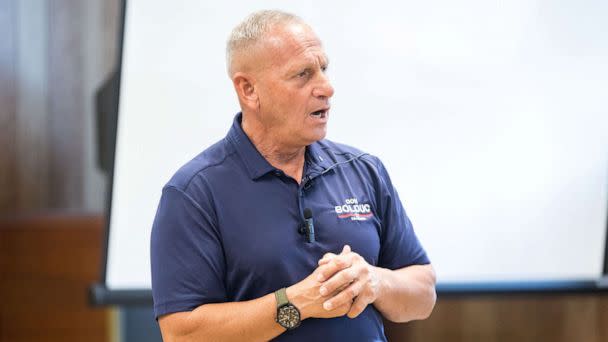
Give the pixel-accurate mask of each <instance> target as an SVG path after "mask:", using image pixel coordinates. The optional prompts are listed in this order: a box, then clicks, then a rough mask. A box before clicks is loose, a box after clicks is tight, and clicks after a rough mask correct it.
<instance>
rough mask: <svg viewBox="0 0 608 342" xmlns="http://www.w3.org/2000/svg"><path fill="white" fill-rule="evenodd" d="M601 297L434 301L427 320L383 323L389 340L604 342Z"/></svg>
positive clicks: (606, 306) (607, 306)
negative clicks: (432, 310)
mask: <svg viewBox="0 0 608 342" xmlns="http://www.w3.org/2000/svg"><path fill="white" fill-rule="evenodd" d="M607 318H608V299H607V296H606V295H542V296H527V295H509V296H491V297H469V298H461V299H454V298H449V299H440V300H439V301H438V303H437V306H436V308H435V311H434V312H433V315H432V316H431V318H430V319H428V320H426V321H420V322H410V323H407V324H393V323H387V334H388V335H389V337H390V340H391V341H425V342H444V341H449V342H471V341H480V342H512V341H517V342H520V341H521V342H538V341H543V342H544V341H551V342H572V341H581V342H605V341H608V339H607V337H608V330H607V329H608V320H607Z"/></svg>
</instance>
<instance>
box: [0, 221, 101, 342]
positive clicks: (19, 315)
mask: <svg viewBox="0 0 608 342" xmlns="http://www.w3.org/2000/svg"><path fill="white" fill-rule="evenodd" d="M103 227H104V225H103V220H102V219H101V217H99V216H97V217H94V216H73V215H67V216H66V215H53V216H35V217H22V218H16V219H0V302H1V303H2V305H0V342H25V341H28V342H30V341H62V342H71V341H74V342H77V341H78V342H81V341H93V342H94V341H99V342H103V341H110V333H111V331H110V310H109V309H105V308H104V309H99V308H93V307H91V306H90V305H89V304H88V300H87V298H88V296H87V290H88V287H89V286H90V285H91V284H92V283H94V282H96V281H97V280H98V279H99V273H98V272H99V265H100V262H101V256H102V245H103V244H102V241H103V238H104V234H103Z"/></svg>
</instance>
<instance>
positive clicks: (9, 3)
mask: <svg viewBox="0 0 608 342" xmlns="http://www.w3.org/2000/svg"><path fill="white" fill-rule="evenodd" d="M15 1H16V0H3V1H0V212H3V211H7V210H9V209H10V208H12V207H13V206H14V203H15V201H16V194H17V189H15V187H14V186H13V184H14V183H15V175H16V170H15V162H16V161H15V151H16V147H15V142H16V140H15V116H16V101H17V93H16V88H15V85H16V75H15V69H16V68H15V55H16V46H15V28H16V23H15V18H16V11H15Z"/></svg>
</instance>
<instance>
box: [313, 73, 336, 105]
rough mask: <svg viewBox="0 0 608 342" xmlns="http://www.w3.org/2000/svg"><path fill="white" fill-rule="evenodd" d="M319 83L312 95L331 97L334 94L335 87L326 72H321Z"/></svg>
mask: <svg viewBox="0 0 608 342" xmlns="http://www.w3.org/2000/svg"><path fill="white" fill-rule="evenodd" d="M319 75H320V76H319V83H318V84H317V86H316V87H315V88H314V89H313V90H312V95H313V96H314V97H318V98H325V99H329V98H330V97H332V96H333V95H334V87H332V85H331V82H329V78H328V77H327V74H325V73H322V72H321V73H319Z"/></svg>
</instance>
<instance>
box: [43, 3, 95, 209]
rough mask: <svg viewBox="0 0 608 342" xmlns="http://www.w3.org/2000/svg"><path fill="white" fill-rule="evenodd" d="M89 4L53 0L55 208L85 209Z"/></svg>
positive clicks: (51, 79) (52, 185)
mask: <svg viewBox="0 0 608 342" xmlns="http://www.w3.org/2000/svg"><path fill="white" fill-rule="evenodd" d="M85 5H86V3H84V2H82V1H78V0H56V1H51V2H49V60H48V62H49V68H48V69H49V70H48V72H49V85H50V87H49V114H50V115H49V128H50V131H51V134H50V145H49V146H50V150H51V151H50V165H51V167H50V171H51V174H50V192H51V196H52V197H53V203H52V205H53V207H55V208H80V206H81V205H82V202H83V193H84V192H83V181H82V180H83V174H82V170H83V163H84V162H83V160H84V149H83V146H84V139H85V137H84V136H83V116H84V111H85V110H84V103H85V94H84V84H83V71H84V68H83V50H82V44H83V39H82V34H83V31H84V27H85V25H86V22H83V20H84V19H85V18H84V17H83V16H82V13H83V6H85ZM89 96H90V94H89ZM90 100H91V99H90V98H89V101H90Z"/></svg>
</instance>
